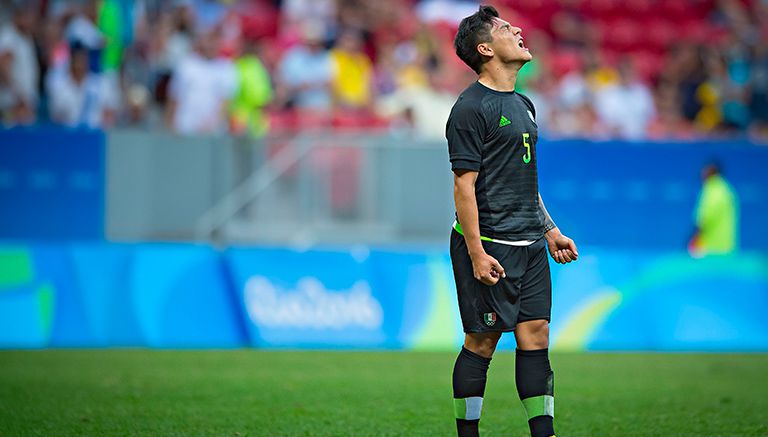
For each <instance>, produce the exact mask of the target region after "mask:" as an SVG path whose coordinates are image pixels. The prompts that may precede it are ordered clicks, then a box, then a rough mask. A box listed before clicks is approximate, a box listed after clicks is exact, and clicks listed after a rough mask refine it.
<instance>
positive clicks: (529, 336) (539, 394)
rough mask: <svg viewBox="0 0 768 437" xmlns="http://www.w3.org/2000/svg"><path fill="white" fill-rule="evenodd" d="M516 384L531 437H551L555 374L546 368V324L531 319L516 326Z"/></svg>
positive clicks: (547, 355) (542, 321) (547, 345)
mask: <svg viewBox="0 0 768 437" xmlns="http://www.w3.org/2000/svg"><path fill="white" fill-rule="evenodd" d="M515 339H516V340H517V356H516V358H515V382H516V384H517V393H518V395H519V396H520V400H522V401H523V406H524V407H525V411H526V413H527V414H528V426H529V427H530V429H531V435H532V436H533V437H540V436H546V437H549V436H553V435H554V434H555V430H554V425H553V419H554V415H555V398H554V394H555V392H554V373H553V372H552V368H551V367H550V365H549V349H548V348H549V322H547V321H546V320H530V321H527V322H522V323H518V324H517V329H516V330H515Z"/></svg>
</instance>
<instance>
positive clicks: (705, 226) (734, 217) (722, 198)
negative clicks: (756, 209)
mask: <svg viewBox="0 0 768 437" xmlns="http://www.w3.org/2000/svg"><path fill="white" fill-rule="evenodd" d="M702 178H703V180H704V183H703V186H702V188H701V193H699V199H698V202H697V204H696V210H695V213H694V220H695V222H696V231H695V234H694V237H693V240H692V241H691V245H690V248H691V250H692V252H695V253H696V254H701V255H707V254H726V253H731V252H734V251H736V250H737V248H738V240H739V229H738V228H739V200H738V198H737V196H736V193H735V192H734V190H733V188H732V187H731V185H730V184H729V183H728V182H727V181H726V180H725V178H723V176H722V175H721V174H720V169H719V168H718V166H717V165H716V164H709V165H707V166H706V167H704V169H703V170H702Z"/></svg>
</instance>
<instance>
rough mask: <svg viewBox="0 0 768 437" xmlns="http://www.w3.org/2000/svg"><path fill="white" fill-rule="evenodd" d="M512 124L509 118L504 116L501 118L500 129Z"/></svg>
mask: <svg viewBox="0 0 768 437" xmlns="http://www.w3.org/2000/svg"><path fill="white" fill-rule="evenodd" d="M510 123H512V122H511V121H509V119H508V118H507V117H505V116H503V115H502V116H501V120H499V127H504V126H506V125H508V124H510Z"/></svg>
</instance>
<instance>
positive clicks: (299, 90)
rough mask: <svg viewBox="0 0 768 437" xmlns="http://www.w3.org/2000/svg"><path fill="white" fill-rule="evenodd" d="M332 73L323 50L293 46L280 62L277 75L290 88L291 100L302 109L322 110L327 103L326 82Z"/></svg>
mask: <svg viewBox="0 0 768 437" xmlns="http://www.w3.org/2000/svg"><path fill="white" fill-rule="evenodd" d="M333 74H334V66H333V62H332V60H331V56H330V54H329V53H328V51H327V50H325V49H320V50H317V51H313V50H310V49H309V48H307V47H306V46H304V45H296V46H293V47H292V48H291V49H289V50H288V52H287V53H286V54H285V57H284V58H283V60H282V62H281V63H280V68H279V75H280V78H281V79H282V80H283V83H284V84H285V85H286V86H287V87H288V88H289V89H291V90H294V91H293V92H292V93H291V94H292V97H293V99H294V103H295V104H296V106H297V107H299V108H303V109H316V110H326V109H328V108H330V106H331V92H330V88H329V83H330V81H331V78H332V77H333Z"/></svg>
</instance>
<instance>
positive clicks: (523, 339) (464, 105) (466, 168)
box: [446, 6, 578, 437]
mask: <svg viewBox="0 0 768 437" xmlns="http://www.w3.org/2000/svg"><path fill="white" fill-rule="evenodd" d="M454 45H455V48H456V54H457V55H458V56H459V58H461V60H462V61H464V62H465V63H466V64H467V65H469V67H471V68H472V69H473V70H474V71H475V72H476V73H477V74H478V80H477V82H475V83H473V84H472V85H470V86H469V87H468V88H467V89H466V90H464V92H462V94H461V95H460V96H459V99H458V100H457V101H456V104H455V105H454V106H453V109H452V111H451V115H450V117H449V118H448V123H447V127H446V137H447V139H448V149H449V153H450V160H451V167H452V170H453V172H454V185H453V188H454V199H455V201H456V218H457V221H456V222H455V223H454V230H453V232H452V235H451V261H452V263H453V271H454V276H455V279H456V289H457V291H458V300H459V311H460V313H461V320H462V324H463V326H464V332H465V333H466V336H465V340H464V347H462V349H461V353H459V356H458V358H457V359H456V364H455V366H454V369H453V397H454V406H455V412H456V427H457V429H458V434H459V436H477V435H478V423H479V421H480V413H481V410H482V406H483V393H484V392H485V382H486V374H487V371H488V365H489V364H490V362H491V357H492V356H493V352H494V350H495V349H496V344H497V343H498V341H499V338H501V334H502V333H503V332H510V331H514V333H515V339H516V341H517V352H516V358H515V381H516V385H517V391H518V395H519V396H520V399H521V400H522V402H523V406H524V407H525V410H526V412H527V414H528V425H529V427H530V430H531V435H533V436H534V437H538V436H552V435H554V433H555V431H554V426H553V423H552V422H553V418H554V391H553V382H554V379H553V373H552V369H551V368H550V365H549V355H548V347H549V318H550V312H551V306H552V286H551V280H550V275H549V264H548V260H547V253H546V251H547V248H548V249H549V253H550V254H551V255H552V257H553V258H554V260H555V261H556V262H558V263H563V264H564V263H569V262H571V261H574V260H576V259H577V257H578V252H577V249H576V245H575V244H574V242H573V240H571V239H570V238H568V237H566V236H565V235H563V234H561V233H560V230H559V229H558V228H557V226H556V225H555V223H554V222H553V221H552V218H551V217H550V216H549V214H548V213H547V210H546V209H545V208H544V204H543V202H542V200H541V196H540V195H539V188H538V176H537V171H536V159H537V156H536V140H537V137H538V135H537V127H536V110H535V109H534V107H533V104H532V103H531V101H530V100H529V99H528V98H527V97H525V96H524V95H522V94H520V93H518V92H516V91H515V80H516V78H517V74H518V72H519V71H520V68H522V67H523V65H525V63H526V62H528V61H530V60H531V53H530V52H529V51H528V49H527V48H526V47H525V44H524V42H523V37H522V34H521V29H520V28H518V27H514V26H512V25H510V24H509V23H507V22H506V21H504V20H503V19H501V18H499V14H498V12H497V11H496V9H494V8H493V7H491V6H481V7H480V9H479V11H478V12H476V13H475V14H473V15H470V16H469V17H466V18H464V19H463V20H462V21H461V24H460V25H459V30H458V33H457V35H456V39H455V41H454Z"/></svg>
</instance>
